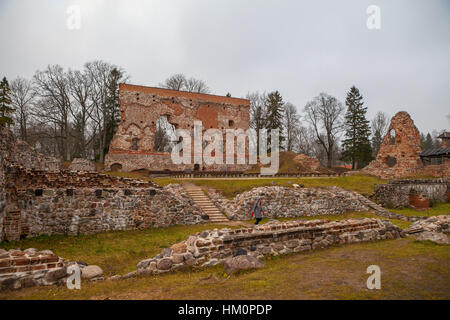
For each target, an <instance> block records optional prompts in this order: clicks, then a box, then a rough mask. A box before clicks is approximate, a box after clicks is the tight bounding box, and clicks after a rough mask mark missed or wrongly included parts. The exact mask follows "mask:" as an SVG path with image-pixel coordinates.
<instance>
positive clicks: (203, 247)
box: [137, 219, 403, 274]
mask: <svg viewBox="0 0 450 320" xmlns="http://www.w3.org/2000/svg"><path fill="white" fill-rule="evenodd" d="M402 236H403V232H402V230H401V229H400V228H398V227H396V226H394V225H393V224H392V223H391V222H389V221H385V220H383V221H382V220H379V219H349V220H341V221H333V222H330V221H329V220H313V221H305V220H297V221H290V222H284V223H268V224H265V225H260V226H257V227H255V228H244V229H237V230H231V229H220V230H219V229H214V230H212V231H203V232H201V233H197V234H196V235H194V236H190V237H188V238H187V240H185V241H183V242H180V243H177V244H175V245H173V246H172V247H170V248H166V249H164V250H163V251H162V252H161V253H160V254H158V255H157V256H156V257H154V258H151V259H146V260H143V261H141V262H139V264H138V265H137V274H160V273H165V272H168V271H173V270H179V269H182V268H184V267H187V266H194V267H195V266H197V267H205V266H211V265H216V264H219V263H222V262H224V261H225V259H227V258H229V257H231V256H232V255H233V254H234V253H235V252H236V251H237V250H238V249H245V250H246V251H247V252H248V253H249V254H250V255H252V256H254V257H257V258H262V257H264V256H266V255H275V256H276V255H280V254H286V253H291V252H301V251H310V250H315V249H319V248H326V247H328V246H332V245H337V244H346V243H355V242H365V241H373V240H384V239H395V238H399V237H402Z"/></svg>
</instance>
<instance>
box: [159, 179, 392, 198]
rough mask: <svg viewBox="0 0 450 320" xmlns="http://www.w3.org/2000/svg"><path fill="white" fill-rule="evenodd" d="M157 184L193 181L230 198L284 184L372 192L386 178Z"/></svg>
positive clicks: (208, 181) (199, 180) (210, 180)
mask: <svg viewBox="0 0 450 320" xmlns="http://www.w3.org/2000/svg"><path fill="white" fill-rule="evenodd" d="M152 180H153V181H154V182H155V183H157V184H158V185H161V186H164V185H167V184H170V183H183V182H187V183H193V184H196V185H198V186H203V187H211V188H214V189H216V190H217V191H218V192H220V193H222V194H223V195H224V196H225V197H226V198H228V199H231V198H233V197H234V196H236V195H237V194H238V193H242V192H245V191H249V190H251V189H252V188H256V187H262V186H271V185H277V186H286V187H292V184H294V183H296V184H303V185H304V186H305V187H332V186H337V187H341V188H344V189H347V190H351V191H355V192H358V193H361V194H364V195H369V194H371V193H372V192H373V189H374V185H375V184H381V183H386V182H387V180H383V179H379V178H375V177H371V176H365V175H353V176H348V177H305V178H259V179H239V178H236V179H172V178H154V179H152Z"/></svg>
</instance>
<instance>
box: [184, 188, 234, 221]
mask: <svg viewBox="0 0 450 320" xmlns="http://www.w3.org/2000/svg"><path fill="white" fill-rule="evenodd" d="M184 189H185V190H186V192H187V194H188V195H189V197H191V199H192V200H194V203H195V204H196V205H198V206H199V207H200V209H202V211H203V212H204V213H205V214H206V215H208V217H209V221H210V222H215V223H219V222H220V223H222V222H228V221H229V220H228V218H227V217H226V216H225V215H224V214H223V213H222V212H221V211H220V210H219V209H218V208H217V207H216V206H215V205H214V203H213V202H212V201H211V199H210V198H209V197H208V196H207V195H206V194H205V192H204V191H203V190H202V189H201V188H200V187H193V186H189V187H185V188H184Z"/></svg>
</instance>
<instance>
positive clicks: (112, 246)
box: [0, 224, 236, 276]
mask: <svg viewBox="0 0 450 320" xmlns="http://www.w3.org/2000/svg"><path fill="white" fill-rule="evenodd" d="M224 227H225V226H223V225H212V224H206V225H192V226H173V227H167V228H151V229H144V230H133V231H111V232H103V233H98V234H90V235H79V236H63V235H54V236H40V237H36V238H28V239H24V240H21V241H12V242H2V243H0V248H1V249H6V250H9V249H16V248H20V249H22V250H24V249H27V248H36V249H38V250H45V249H50V250H52V251H53V252H54V253H55V254H56V255H58V256H60V257H63V258H65V259H67V260H71V261H84V262H87V263H88V264H93V265H99V266H101V267H102V269H103V270H104V272H105V274H106V276H112V275H115V274H122V275H123V274H125V273H127V272H130V271H133V270H135V269H136V265H137V263H138V262H139V261H141V260H143V259H145V258H150V257H153V256H155V255H157V254H158V253H160V252H161V251H162V249H163V248H167V247H170V246H171V245H173V244H175V243H177V242H180V241H183V240H185V239H186V238H187V236H189V235H191V234H194V233H196V232H198V231H202V230H206V229H214V228H224ZM231 228H236V226H233V227H231Z"/></svg>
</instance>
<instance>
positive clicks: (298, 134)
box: [293, 126, 317, 156]
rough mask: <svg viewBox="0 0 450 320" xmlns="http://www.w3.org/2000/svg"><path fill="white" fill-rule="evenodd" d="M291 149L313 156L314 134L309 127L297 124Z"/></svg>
mask: <svg viewBox="0 0 450 320" xmlns="http://www.w3.org/2000/svg"><path fill="white" fill-rule="evenodd" d="M293 136H294V139H293V140H294V141H293V150H294V151H295V152H297V153H303V154H306V155H307V156H315V152H314V151H315V150H314V149H315V148H314V147H315V145H316V141H317V139H316V136H315V134H314V130H313V129H312V128H311V127H303V126H298V127H296V128H295V129H294V133H293Z"/></svg>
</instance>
